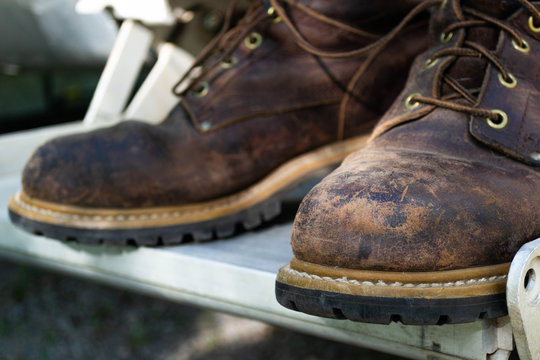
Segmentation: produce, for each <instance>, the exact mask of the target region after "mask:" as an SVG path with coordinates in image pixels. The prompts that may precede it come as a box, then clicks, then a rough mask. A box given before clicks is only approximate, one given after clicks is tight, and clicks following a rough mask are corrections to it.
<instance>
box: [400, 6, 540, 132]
mask: <svg viewBox="0 0 540 360" xmlns="http://www.w3.org/2000/svg"><path fill="white" fill-rule="evenodd" d="M452 1H453V6H455V8H456V9H458V10H459V11H458V13H461V14H463V15H468V19H465V18H464V17H463V18H462V19H460V20H459V21H457V22H455V23H453V24H451V25H449V26H448V27H446V28H445V29H444V30H443V31H442V34H441V41H442V42H448V41H449V40H450V39H451V37H452V36H453V33H454V32H455V31H456V30H460V29H466V28H471V27H497V28H499V29H500V30H502V31H504V32H506V33H507V34H508V35H509V36H510V37H511V39H512V41H513V43H514V47H516V48H517V49H518V50H519V49H521V51H524V52H525V51H528V49H529V45H528V44H527V43H526V42H525V40H523V39H522V38H521V37H520V36H519V34H518V33H517V32H516V31H515V30H513V29H512V28H511V27H509V26H508V25H507V24H505V23H504V22H502V21H501V20H499V19H496V18H493V17H491V16H488V15H486V14H483V13H482V12H480V11H477V10H475V9H472V8H467V7H461V5H460V2H459V0H452ZM516 1H517V2H518V3H519V4H520V5H522V6H523V7H525V8H526V9H527V10H528V11H529V12H530V14H531V16H530V17H529V27H530V29H531V31H533V32H538V31H540V29H538V27H537V26H536V25H535V24H540V11H538V9H536V7H535V6H534V5H532V4H531V3H530V2H529V1H528V0H516ZM446 56H452V57H454V59H453V60H454V61H455V60H457V59H458V58H459V57H462V56H466V57H477V58H484V59H485V60H486V61H487V62H489V63H490V64H492V65H493V66H494V67H495V68H496V69H497V70H498V71H499V80H500V81H501V82H502V83H503V84H505V86H508V87H514V86H515V85H516V84H517V80H516V79H515V78H514V76H513V75H512V74H511V73H510V72H509V71H508V70H507V69H506V68H505V65H504V63H503V62H502V61H501V60H500V59H499V58H498V57H497V55H495V54H494V52H492V51H491V50H489V49H486V48H485V47H484V46H482V45H480V44H477V43H475V42H472V41H467V40H466V37H464V40H463V41H461V43H458V44H456V45H455V46H452V47H448V48H444V49H441V50H439V51H437V52H435V53H434V54H433V55H432V56H431V57H430V58H429V59H428V60H427V62H426V64H425V67H430V66H433V65H434V64H435V63H436V62H437V61H439V59H440V58H442V57H446ZM435 82H436V86H435V87H434V89H437V90H436V91H438V92H439V94H437V95H436V96H434V97H428V96H423V95H419V94H413V95H411V96H410V97H409V98H408V99H407V103H408V104H409V105H412V106H416V105H417V104H420V103H422V104H427V105H433V106H436V107H441V108H445V109H450V110H454V111H459V112H463V113H467V114H470V115H473V116H478V117H484V118H486V119H488V120H490V121H491V122H492V123H493V124H495V125H496V126H497V125H501V128H502V127H504V126H502V125H504V123H503V122H505V121H507V120H508V119H505V116H506V115H505V114H504V112H502V111H500V110H489V109H481V108H477V107H474V105H475V103H476V100H475V96H477V95H478V94H479V92H480V90H479V89H466V88H465V87H464V86H462V85H461V84H460V83H459V82H458V81H457V80H455V79H453V78H451V77H450V76H448V75H446V74H444V72H439V73H438V74H437V76H436V78H435ZM442 82H443V83H445V84H446V85H448V86H449V87H450V88H451V89H452V90H454V92H453V93H450V94H448V95H445V96H444V97H441V95H440V91H441V86H440V85H441V83H442ZM463 99H464V100H465V101H461V103H460V102H456V101H458V100H463ZM463 103H465V104H463ZM466 103H470V104H471V105H467V104H466Z"/></svg>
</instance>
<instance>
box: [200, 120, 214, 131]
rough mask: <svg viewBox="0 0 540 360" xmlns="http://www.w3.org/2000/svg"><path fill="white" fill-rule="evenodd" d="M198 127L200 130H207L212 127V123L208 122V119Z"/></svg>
mask: <svg viewBox="0 0 540 360" xmlns="http://www.w3.org/2000/svg"><path fill="white" fill-rule="evenodd" d="M199 127H200V128H201V131H202V132H207V131H209V130H210V129H211V128H212V124H210V122H208V121H203V122H202V123H201V125H199Z"/></svg>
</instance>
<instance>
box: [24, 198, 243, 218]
mask: <svg viewBox="0 0 540 360" xmlns="http://www.w3.org/2000/svg"><path fill="white" fill-rule="evenodd" d="M14 200H15V202H16V203H17V205H19V206H20V207H22V208H24V209H26V210H28V211H32V212H35V213H38V214H42V215H46V216H53V217H56V218H61V219H68V220H82V221H103V220H106V221H118V222H122V221H137V220H143V221H144V220H148V219H152V220H155V219H169V218H178V217H182V216H185V215H189V214H194V213H198V212H204V211H209V210H212V209H214V208H218V207H222V206H223V205H230V204H232V203H234V202H235V200H237V199H236V198H232V199H230V200H229V201H228V202H227V203H226V204H223V205H221V206H208V207H206V208H204V209H201V210H193V211H185V212H179V211H174V212H160V213H146V214H141V215H129V216H125V215H108V216H102V215H77V214H67V213H63V212H59V211H53V210H48V209H43V208H40V207H37V206H35V205H30V204H28V203H26V202H24V200H22V199H21V198H20V196H18V195H17V196H15V199H14Z"/></svg>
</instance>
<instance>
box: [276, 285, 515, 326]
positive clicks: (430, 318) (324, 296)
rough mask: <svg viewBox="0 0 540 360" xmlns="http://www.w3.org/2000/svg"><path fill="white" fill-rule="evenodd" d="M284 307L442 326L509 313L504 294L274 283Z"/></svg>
mask: <svg viewBox="0 0 540 360" xmlns="http://www.w3.org/2000/svg"><path fill="white" fill-rule="evenodd" d="M276 298H277V300H278V302H279V303H280V304H281V305H283V306H284V307H286V308H288V309H291V310H295V311H300V312H303V313H306V314H310V315H315V316H321V317H326V318H332V319H349V320H352V321H358V322H366V323H375V324H385V325H387V324H389V323H391V322H400V323H403V324H405V325H444V324H459V323H467V322H473V321H476V320H479V319H492V318H497V317H501V316H505V315H507V314H508V309H507V306H506V295H505V294H504V293H501V294H494V295H484V296H477V297H471V298H452V299H416V298H387V297H370V296H355V295H350V294H340V293H334V292H328V291H321V290H313V289H304V288H299V287H295V286H290V285H287V284H284V283H281V282H276Z"/></svg>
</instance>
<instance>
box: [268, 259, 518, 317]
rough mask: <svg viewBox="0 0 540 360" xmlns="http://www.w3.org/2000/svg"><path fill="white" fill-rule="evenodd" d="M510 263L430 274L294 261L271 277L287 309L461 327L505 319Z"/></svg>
mask: <svg viewBox="0 0 540 360" xmlns="http://www.w3.org/2000/svg"><path fill="white" fill-rule="evenodd" d="M508 267H509V264H498V265H492V266H484V267H475V268H466V269H458V270H447V271H434V272H417V273H415V272H390V271H370V270H355V269H345V268H339V267H332V266H323V265H318V264H312V263H309V262H305V261H301V260H298V259H296V258H293V259H292V260H291V262H290V264H288V265H285V266H283V267H282V268H281V269H280V270H279V272H278V274H277V278H276V298H277V300H278V302H279V303H280V304H281V305H283V306H285V307H286V308H289V309H291V310H295V311H300V312H304V313H307V314H311V315H316V316H322V317H328V318H333V319H349V320H353V321H359V322H368V323H377V324H388V323H390V322H392V321H395V322H401V323H403V324H407V325H437V324H438V325H442V324H451V323H466V322H472V321H476V320H478V319H481V318H496V317H500V316H504V315H506V314H507V308H506V296H505V290H506V279H507V273H508Z"/></svg>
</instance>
